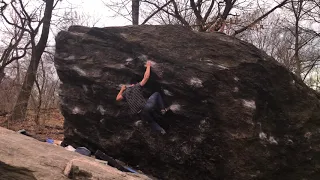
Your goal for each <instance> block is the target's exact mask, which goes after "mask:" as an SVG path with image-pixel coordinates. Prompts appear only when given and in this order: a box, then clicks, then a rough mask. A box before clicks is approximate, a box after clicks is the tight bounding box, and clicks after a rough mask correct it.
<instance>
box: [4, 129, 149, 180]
mask: <svg viewBox="0 0 320 180" xmlns="http://www.w3.org/2000/svg"><path fill="white" fill-rule="evenodd" d="M75 169H76V170H75ZM68 177H70V178H72V179H91V180H97V179H106V180H108V179H122V180H138V179H139V180H141V179H149V178H147V177H146V176H144V175H138V174H132V173H124V172H121V171H118V170H117V169H115V168H112V167H110V166H107V165H104V164H101V163H99V162H97V161H95V160H94V159H92V158H89V157H86V156H82V155H80V154H78V153H76V152H70V151H67V150H65V149H63V148H62V147H60V146H54V145H51V144H48V143H45V142H40V141H37V140H35V139H33V138H30V137H27V136H24V135H21V134H19V133H17V132H13V131H10V130H7V129H4V128H1V127H0V179H1V180H67V179H69V178H68Z"/></svg>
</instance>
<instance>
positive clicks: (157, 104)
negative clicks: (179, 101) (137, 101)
mask: <svg viewBox="0 0 320 180" xmlns="http://www.w3.org/2000/svg"><path fill="white" fill-rule="evenodd" d="M149 100H150V101H153V102H152V103H154V104H153V108H154V109H156V110H158V111H159V110H160V111H161V113H162V114H164V113H166V111H167V109H166V108H165V106H164V102H163V99H162V97H161V95H160V93H158V92H155V93H153V94H152V95H151V96H150V97H149V99H148V101H149Z"/></svg>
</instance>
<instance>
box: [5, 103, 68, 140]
mask: <svg viewBox="0 0 320 180" xmlns="http://www.w3.org/2000/svg"><path fill="white" fill-rule="evenodd" d="M8 117H9V116H6V117H3V116H0V126H2V127H5V128H8V129H10V130H13V131H18V130H21V129H25V130H26V131H27V132H28V133H30V134H31V135H33V137H35V138H37V139H39V140H45V139H46V138H52V139H55V140H63V137H64V136H63V121H64V118H63V116H62V114H61V113H60V110H59V109H50V110H47V111H43V112H41V119H40V121H41V122H43V125H42V126H38V125H37V124H36V123H35V121H34V118H35V114H34V112H33V111H28V113H27V118H26V120H25V121H23V122H9V127H8V122H6V120H7V119H8Z"/></svg>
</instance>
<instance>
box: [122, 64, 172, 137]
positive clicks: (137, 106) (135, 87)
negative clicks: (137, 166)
mask: <svg viewBox="0 0 320 180" xmlns="http://www.w3.org/2000/svg"><path fill="white" fill-rule="evenodd" d="M150 69H151V62H150V61H147V63H146V71H145V73H144V77H143V79H142V81H140V82H139V83H137V84H132V85H129V86H125V85H123V86H122V87H121V90H120V92H119V93H118V95H117V97H116V100H117V101H120V100H122V99H123V100H125V101H126V102H127V103H128V105H129V108H130V114H139V115H140V116H141V118H142V120H144V121H148V122H149V123H150V124H151V127H152V128H153V129H154V130H156V131H160V132H161V133H162V134H165V133H166V132H165V130H164V129H163V128H162V127H161V126H160V125H159V124H158V123H157V122H156V121H155V120H154V116H153V113H154V112H155V111H159V110H160V112H161V114H162V115H164V114H165V113H166V112H167V108H165V106H164V103H163V100H162V97H161V95H160V94H159V93H158V92H155V93H153V94H152V95H151V96H150V97H149V99H148V100H146V99H145V98H144V97H143V94H142V90H143V89H142V88H143V86H144V85H145V84H146V83H147V81H148V79H149V77H150Z"/></svg>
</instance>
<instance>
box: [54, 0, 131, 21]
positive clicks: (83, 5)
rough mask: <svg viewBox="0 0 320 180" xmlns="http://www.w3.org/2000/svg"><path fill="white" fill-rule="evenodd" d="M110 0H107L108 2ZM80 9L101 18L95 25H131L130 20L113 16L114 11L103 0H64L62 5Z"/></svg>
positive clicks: (97, 18) (96, 18) (95, 17)
mask: <svg viewBox="0 0 320 180" xmlns="http://www.w3.org/2000/svg"><path fill="white" fill-rule="evenodd" d="M107 1H109V0H105V2H107ZM70 5H72V7H74V8H76V9H78V12H79V14H80V13H81V12H83V13H85V14H87V15H89V16H91V17H92V18H93V19H95V20H99V21H98V23H97V24H96V25H95V26H98V27H105V26H124V25H130V22H129V21H127V20H126V19H124V18H121V17H118V16H117V17H112V16H113V15H114V13H113V12H112V11H111V10H110V9H109V8H107V7H106V6H105V4H104V3H103V2H102V0H62V2H61V5H60V7H63V6H69V7H70Z"/></svg>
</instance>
